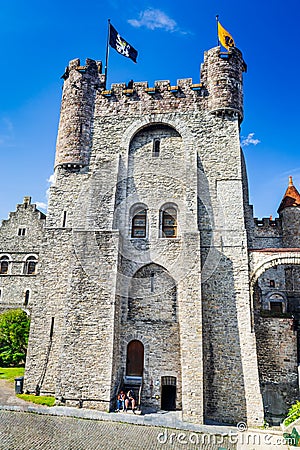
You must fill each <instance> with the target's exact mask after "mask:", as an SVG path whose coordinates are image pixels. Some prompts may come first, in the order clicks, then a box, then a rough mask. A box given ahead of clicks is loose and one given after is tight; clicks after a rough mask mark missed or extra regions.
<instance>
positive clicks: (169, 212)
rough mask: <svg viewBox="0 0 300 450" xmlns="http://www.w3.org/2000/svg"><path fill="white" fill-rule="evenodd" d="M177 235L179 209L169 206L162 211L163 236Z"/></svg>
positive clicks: (171, 236) (173, 236) (172, 236)
mask: <svg viewBox="0 0 300 450" xmlns="http://www.w3.org/2000/svg"><path fill="white" fill-rule="evenodd" d="M176 236H177V211H176V209H175V208H167V209H165V210H164V211H163V212H162V237H166V238H175V237H176Z"/></svg>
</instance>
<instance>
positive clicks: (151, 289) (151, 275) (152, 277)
mask: <svg viewBox="0 0 300 450" xmlns="http://www.w3.org/2000/svg"><path fill="white" fill-rule="evenodd" d="M150 292H154V272H151V274H150Z"/></svg>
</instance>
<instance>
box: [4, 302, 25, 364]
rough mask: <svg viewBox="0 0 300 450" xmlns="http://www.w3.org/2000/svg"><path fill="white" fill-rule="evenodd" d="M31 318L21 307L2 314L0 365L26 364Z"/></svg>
mask: <svg viewBox="0 0 300 450" xmlns="http://www.w3.org/2000/svg"><path fill="white" fill-rule="evenodd" d="M29 327H30V319H29V317H28V316H27V314H26V313H25V312H24V311H22V310H21V309H13V310H9V311H6V312H5V313H3V314H0V365H2V366H6V367H7V366H23V365H24V364H25V358H26V351H27V344H28V336H29Z"/></svg>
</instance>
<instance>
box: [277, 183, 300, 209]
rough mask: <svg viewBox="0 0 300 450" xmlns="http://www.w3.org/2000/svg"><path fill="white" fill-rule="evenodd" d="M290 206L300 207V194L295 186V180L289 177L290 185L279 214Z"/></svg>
mask: <svg viewBox="0 0 300 450" xmlns="http://www.w3.org/2000/svg"><path fill="white" fill-rule="evenodd" d="M290 206H300V194H299V192H298V190H297V189H296V188H295V186H294V184H293V178H292V177H289V185H288V188H287V190H286V191H285V194H284V196H283V199H282V200H281V203H280V205H279V208H278V213H280V212H281V211H282V210H283V209H285V208H288V207H290Z"/></svg>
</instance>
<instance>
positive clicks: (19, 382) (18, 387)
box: [15, 377, 24, 394]
mask: <svg viewBox="0 0 300 450" xmlns="http://www.w3.org/2000/svg"><path fill="white" fill-rule="evenodd" d="M23 383H24V377H18V378H15V393H16V394H22V393H23Z"/></svg>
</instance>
